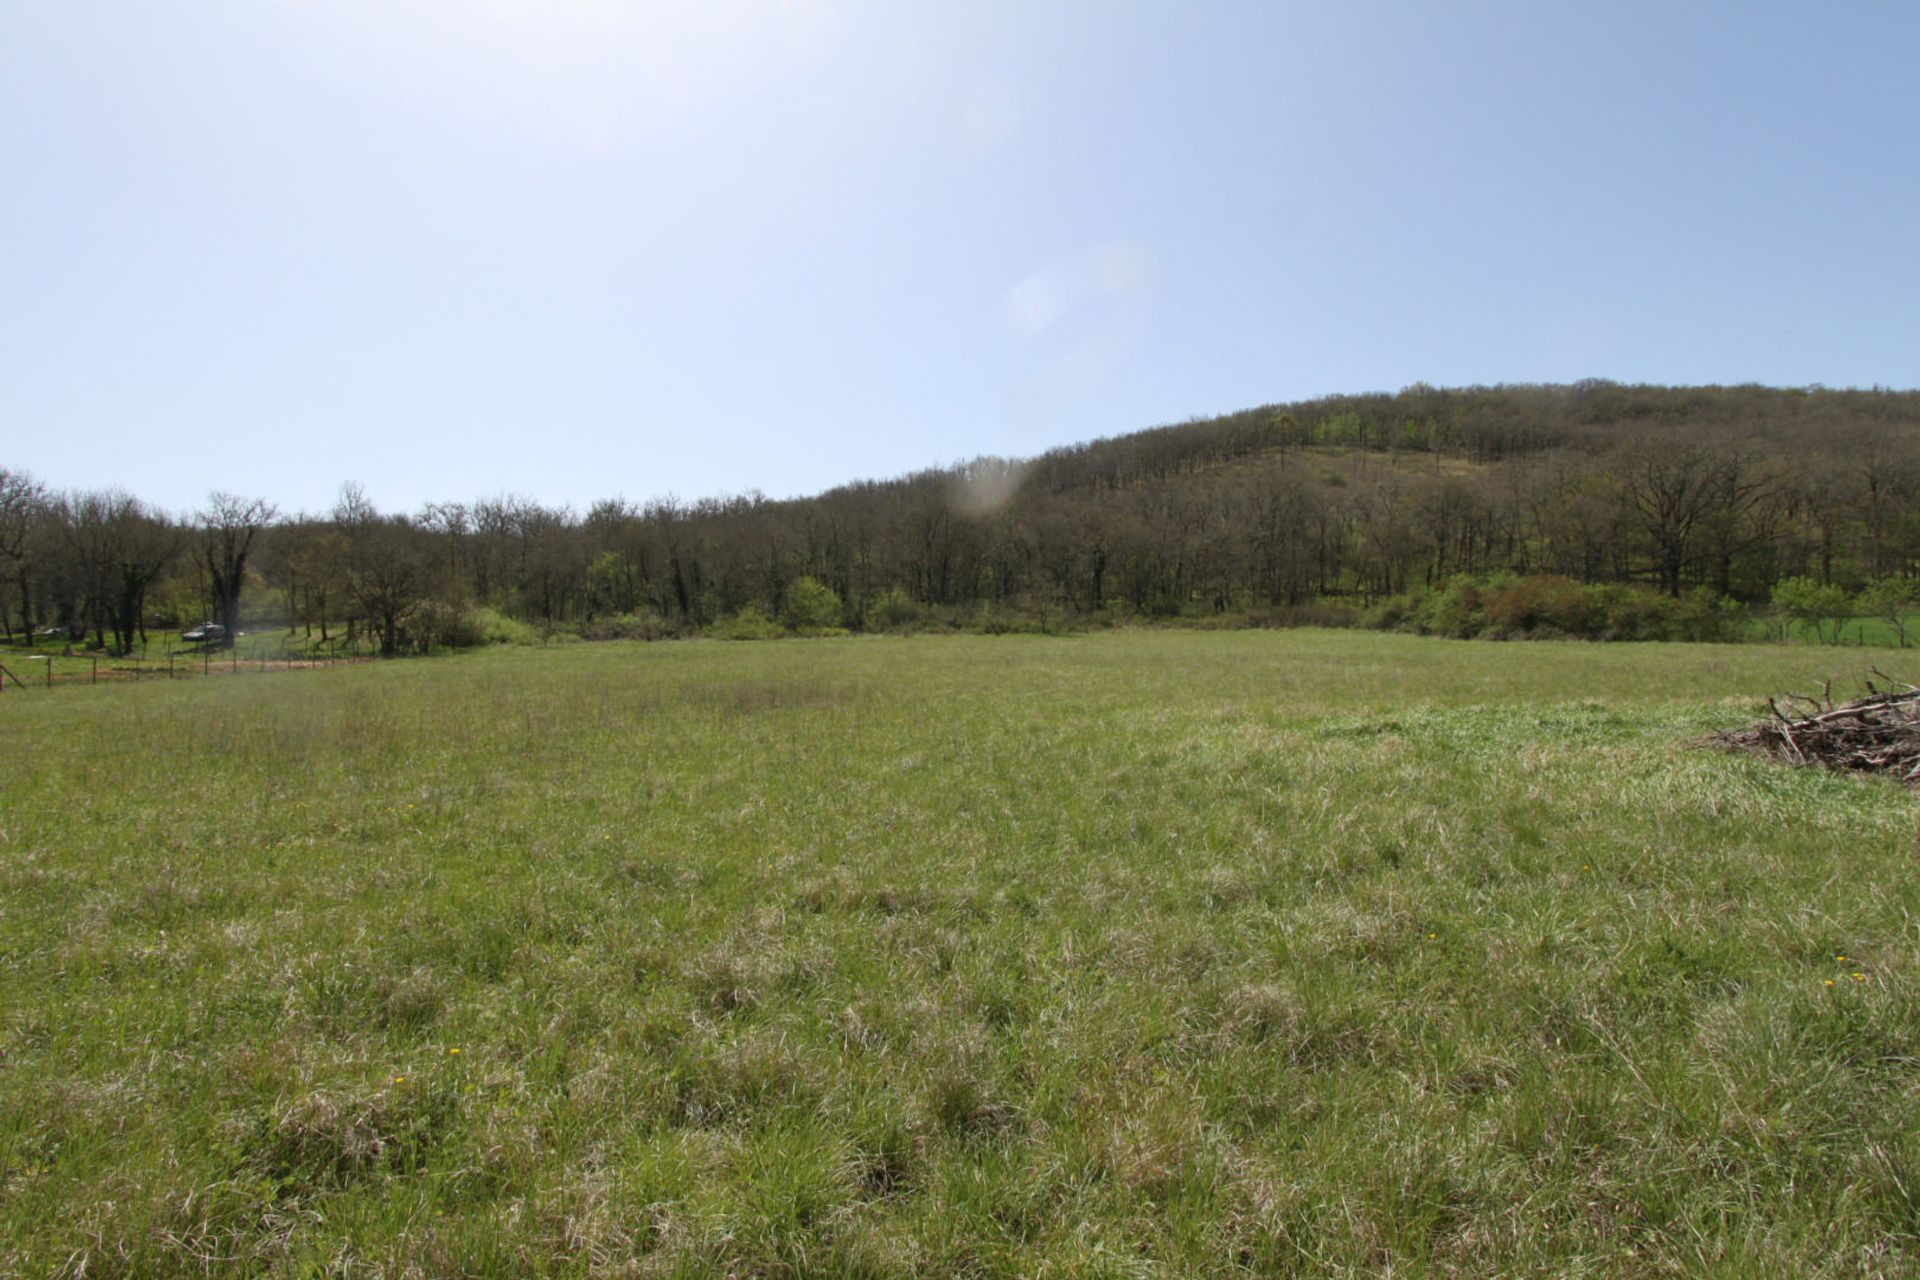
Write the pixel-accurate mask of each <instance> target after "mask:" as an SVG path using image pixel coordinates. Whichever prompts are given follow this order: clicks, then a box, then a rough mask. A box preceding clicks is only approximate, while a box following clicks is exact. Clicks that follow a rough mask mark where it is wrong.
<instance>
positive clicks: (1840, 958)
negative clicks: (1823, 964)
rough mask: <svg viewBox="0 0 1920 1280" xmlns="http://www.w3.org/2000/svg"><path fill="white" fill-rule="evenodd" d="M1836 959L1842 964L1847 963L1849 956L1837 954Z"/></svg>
mask: <svg viewBox="0 0 1920 1280" xmlns="http://www.w3.org/2000/svg"><path fill="white" fill-rule="evenodd" d="M1834 959H1835V960H1838V961H1839V962H1840V963H1841V964H1845V963H1846V962H1847V958H1846V957H1845V956H1835V957H1834Z"/></svg>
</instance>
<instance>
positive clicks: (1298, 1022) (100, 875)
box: [0, 631, 1920, 1280]
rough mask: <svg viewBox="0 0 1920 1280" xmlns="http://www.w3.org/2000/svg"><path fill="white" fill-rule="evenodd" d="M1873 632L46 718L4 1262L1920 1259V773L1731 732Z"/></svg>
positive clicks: (906, 1268)
mask: <svg viewBox="0 0 1920 1280" xmlns="http://www.w3.org/2000/svg"><path fill="white" fill-rule="evenodd" d="M1875 664H1878V665H1879V666H1881V667H1882V668H1883V669H1885V670H1888V671H1890V672H1892V673H1894V674H1896V675H1899V674H1907V675H1908V676H1909V677H1910V678H1911V676H1912V672H1911V665H1912V659H1911V655H1910V654H1909V655H1902V654H1900V653H1897V652H1886V651H1875V650H1862V649H1847V650H1820V649H1814V648H1809V647H1803V646H1792V647H1785V648H1783V647H1774V646H1760V645H1748V646H1725V647H1722V646H1706V645H1685V646H1635V645H1617V646H1601V645H1577V644H1524V645H1522V644H1514V645H1498V644H1476V643H1463V642H1456V641H1441V640H1421V639H1416V638H1411V637H1404V636H1389V635H1376V634H1360V633H1328V632H1307V631H1298V632H1237V633H1227V634H1194V633H1180V632H1158V633H1114V634H1103V635H1093V636H1081V637H1070V638H1019V637H1002V638H965V637H963V638H941V639H934V638H919V639H912V640H899V639H879V638H857V639H846V640H823V641H796V642H790V643H774V644H732V645H730V644H724V643H717V642H686V643H675V644H656V645H649V646H627V645H593V646H584V645H583V646H572V647H569V648H565V649H556V650H554V651H552V652H541V651H531V650H519V651H491V652H484V653H476V654H472V655H467V656H461V657H456V658H448V659H434V660H428V661H412V662H398V663H387V664H370V665H363V666H352V667H342V668H336V669H332V670H325V671H312V672H293V673H286V674H283V675H279V676H276V677H274V678H270V679H268V678H262V679H257V680H248V679H232V680H204V681H181V682H175V683H172V684H168V683H166V682H157V683H155V682H149V683H143V684H139V685H123V686H117V687H101V688H71V689H56V690H52V691H46V690H34V689H27V690H18V691H16V690H12V689H9V690H8V691H7V692H6V693H5V694H4V695H3V696H0V739H3V740H4V742H5V747H4V753H5V764H4V765H3V766H0V1276H6V1277H43V1276H50V1275H70V1276H80V1275H84V1276H88V1277H102V1276H130V1277H131V1276H138V1277H170V1276H202V1275H221V1276H225V1275H263V1276H339V1277H372V1276H387V1277H395V1278H396V1280H397V1278H399V1277H403V1276H423V1277H439V1276H503V1277H504V1276H523V1275H534V1276H540V1275H554V1276H653V1275H677V1276H689V1277H691V1276H712V1275H741V1276H745V1275H766V1276H776V1275H777V1276H876V1277H877V1276H902V1277H904V1276H914V1275H930V1276H1016V1275H1017V1276H1162V1275H1169V1276H1203V1275H1204V1276H1212V1275H1236V1274H1245V1275H1287V1274H1298V1275H1310V1276H1321V1275H1384V1274H1391V1275H1396V1276H1412V1275H1427V1274H1440V1275H1459V1276H1476V1277H1477V1276H1492V1275H1530V1276H1538V1275H1587V1276H1614V1275H1675V1276H1679V1275H1689V1276H1690V1275H1703V1274H1704V1275H1722V1276H1727V1277H1734V1276H1740V1277H1749V1276H1758V1275H1797V1276H1817V1275H1835V1276H1839V1275H1847V1276H1854V1275H1900V1274H1909V1273H1911V1272H1913V1271H1914V1270H1915V1269H1916V1266H1917V1265H1920V1003H1917V1002H1916V999H1915V997H1916V995H1920V951H1917V950H1916V943H1920V925H1917V924H1916V920H1915V916H1916V912H1917V911H1920V876H1916V870H1915V855H1916V847H1915V804H1914V799H1913V797H1912V796H1911V795H1909V794H1908V793H1906V792H1904V791H1902V790H1900V789H1899V788H1898V787H1896V786H1894V785H1891V784H1889V783H1884V782H1880V781H1875V780H1863V779H1856V778H1842V777H1836V776H1831V775H1827V774H1824V773H1819V772H1812V771H1800V770H1790V769H1786V768H1782V767H1778V766H1773V765H1768V764H1765V763H1762V762H1758V761H1754V760H1749V759H1744V758H1730V757H1725V756H1721V755H1717V754H1711V753H1705V752H1698V751H1689V750H1685V749H1683V746H1682V744H1683V743H1684V742H1685V741H1687V740H1688V739H1691V738H1693V737H1695V736H1697V735H1699V734H1701V733H1703V732H1706V731H1708V730H1710V729H1713V728H1718V727H1723V726H1726V725H1729V724H1733V723H1737V722H1740V721H1742V720H1744V719H1746V718H1749V717H1750V716H1752V715H1753V714H1754V712H1755V709H1756V707H1757V706H1763V705H1764V703H1763V699H1764V696H1765V695H1767V694H1769V693H1773V692H1778V691H1780V690H1782V689H1802V690H1804V689H1809V688H1815V687H1817V686H1818V684H1819V683H1820V681H1821V680H1822V679H1824V678H1827V677H1829V676H1831V677H1836V693H1840V692H1842V691H1843V690H1842V689H1841V688H1840V687H1839V686H1841V685H1843V684H1845V683H1847V682H1848V681H1850V680H1851V679H1853V678H1854V677H1857V676H1859V675H1862V674H1864V673H1865V672H1866V670H1867V669H1868V668H1869V667H1870V666H1872V665H1875ZM1903 664H1905V665H1904V666H1903ZM1842 957H1844V959H1843V958H1842Z"/></svg>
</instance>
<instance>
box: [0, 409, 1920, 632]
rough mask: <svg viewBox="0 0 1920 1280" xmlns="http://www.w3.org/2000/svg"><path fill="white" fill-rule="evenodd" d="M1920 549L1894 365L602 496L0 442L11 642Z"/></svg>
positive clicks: (1917, 493) (1828, 582)
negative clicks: (199, 463)
mask: <svg viewBox="0 0 1920 1280" xmlns="http://www.w3.org/2000/svg"><path fill="white" fill-rule="evenodd" d="M1916 573H1920V393H1915V392H1896V391H1887V390H1880V389H1875V390H1828V389H1824V388H1818V387H1814V388H1789V389H1781V388H1767V387H1757V386H1741V387H1652V386H1624V385H1620V384H1615V383H1610V382H1598V381H1590V382H1582V383H1578V384H1574V385H1570V386H1559V385H1552V386H1543V385H1525V386H1497V387H1467V388H1454V389H1442V388H1435V387H1429V386H1426V385H1424V384H1422V385H1416V386H1413V387H1409V388H1406V389H1404V390H1402V391H1400V392H1398V393H1396V394H1384V393H1383V394H1378V395H1362V396H1335V397H1327V398H1323V399H1318V400H1311V401H1301V402H1296V403H1291V404H1281V405H1267V406H1262V407H1260V408H1257V409H1250V410H1246V411H1244V412H1240V413H1234V414H1229V415H1225V416H1222V417H1217V418H1211V419H1206V420H1197V421H1192V422H1187V423H1182V424H1178V425H1173V426H1167V427H1160V428H1155V429H1153V430H1148V431H1140V432H1135V433H1132V434H1128V435H1123V436H1117V437H1113V438H1109V439H1102V440H1096V441H1092V442H1089V443H1086V444H1082V445H1078V446H1073V447H1070V448H1062V449H1056V450H1053V451H1051V452H1048V453H1045V454H1042V455H1041V456H1039V457H1037V458H1032V459H1027V460H1009V459H999V458H983V459H977V460H974V461H971V462H967V463H962V464H958V465H954V466H948V467H940V468H932V469H928V470H924V471H920V472H916V473H914V474H911V475H907V476H903V477H899V478H897V479H892V480H886V481H868V482H860V483H854V484H848V485H844V486H841V487H839V488H836V489H833V490H830V491H828V492H825V493H822V494H819V495H816V496H813V497H808V498H800V499H790V500H772V499H768V498H766V497H763V496H761V495H758V494H751V493H750V494H745V495H739V496H729V497H713V498H705V499H701V500H698V501H692V502H685V501H681V500H678V499H675V498H656V499H653V500H651V501H647V502H640V503H636V502H629V501H627V500H624V499H619V498H610V499H606V500H604V501H600V502H596V503H594V504H592V505H591V506H590V507H588V508H587V509H586V510H584V511H577V510H574V509H572V508H568V507H554V506H548V505H543V504H542V503H540V502H537V501H535V500H533V499H530V498H524V497H518V496H505V495H503V496H496V497H488V498H481V499H478V500H473V501H465V502H436V503H431V504H428V505H427V506H425V507H423V508H422V509H420V510H419V511H415V512H391V511H388V512H383V511H380V510H378V509H376V508H375V506H374V505H373V504H372V503H371V502H370V501H369V500H368V499H367V497H366V495H365V494H364V492H363V491H362V490H360V489H359V488H358V487H357V486H354V485H351V484H350V485H347V486H345V487H344V488H343V490H342V492H341V496H340V499H339V501H338V502H337V503H336V505H335V506H334V508H333V509H332V510H331V511H328V512H325V513H320V514H306V513H298V514H287V513H282V512H280V511H278V510H277V509H276V508H275V507H274V505H273V504H272V503H271V502H269V501H268V500H266V499H264V498H257V497H241V496H235V495H230V494H215V495H213V496H212V497H211V498H210V499H209V500H208V502H207V503H206V505H205V506H203V507H202V508H201V509H200V510H198V511H196V512H192V513H186V514H177V513H169V512H165V511H161V510H159V509H157V508H155V507H154V506H152V505H151V504H149V503H146V502H144V501H142V500H141V499H139V498H138V497H135V496H133V495H131V494H127V493H124V492H121V491H118V490H105V491H78V492H67V493H61V492H53V491H51V490H49V489H48V488H47V487H46V486H45V485H43V484H41V483H39V482H38V481H36V480H35V479H34V478H33V477H32V476H30V475H28V474H26V473H24V472H21V471H9V470H0V629H3V630H4V635H5V638H6V639H8V640H9V641H12V640H15V639H17V638H19V637H21V636H23V635H29V636H30V635H32V634H34V633H36V632H44V631H46V630H48V629H56V630H59V631H64V632H66V633H67V634H69V635H71V636H74V637H76V638H78V637H82V636H84V637H85V638H86V639H87V640H88V641H90V642H91V643H93V644H96V645H98V646H100V647H102V648H106V649H109V650H114V649H118V650H121V651H125V650H127V649H130V648H132V647H133V646H134V645H136V644H138V643H141V642H142V641H143V640H144V639H145V636H146V631H147V629H148V628H150V627H173V626H178V625H181V624H184V623H188V622H193V621H199V620H201V619H205V618H212V619H215V620H218V621H220V622H221V623H222V624H223V625H224V626H226V628H227V629H228V632H229V633H232V632H234V631H237V630H239V629H240V628H241V627H242V626H243V625H249V624H250V625H253V626H255V627H260V626H263V625H276V626H281V627H284V628H286V629H288V630H289V631H293V632H297V633H304V634H306V635H309V636H317V637H318V638H321V639H326V638H330V637H332V636H334V635H336V634H337V633H338V632H339V631H341V630H342V629H344V630H346V631H348V632H350V633H351V634H352V635H354V636H355V637H356V638H358V637H364V638H366V639H367V640H368V641H369V642H370V643H372V644H373V645H374V646H375V647H377V648H378V649H379V650H380V651H381V652H385V653H398V652H401V651H403V650H411V649H423V648H432V647H436V646H440V645H445V644H459V643H469V642H473V641H474V640H476V639H478V638H483V637H484V635H485V633H486V630H487V628H488V627H490V626H492V627H497V626H513V627H520V628H532V629H535V630H537V631H539V632H541V633H543V634H552V633H556V632H573V633H578V634H585V635H589V636H594V635H645V636H655V635H672V634H687V633H692V632H698V631H703V630H708V629H712V628H715V627H724V626H733V627H736V628H739V627H745V628H747V629H751V628H752V627H754V626H758V625H761V623H762V622H764V623H766V624H769V625H778V624H780V623H786V624H789V625H795V626H801V627H825V626H843V627H847V628H851V629H856V630H858V629H872V628H879V627H894V626H901V625H910V624H912V623H914V622H916V621H919V622H922V623H928V622H946V623H954V624H964V623H968V622H972V621H977V620H979V619H983V618H984V619H997V620H1003V621H1004V620H1014V621H1018V620H1021V619H1039V618H1045V619H1053V620H1064V621H1065V622H1066V623H1068V624H1069V625H1070V624H1072V623H1073V622H1074V621H1076V620H1081V621H1086V620H1098V619H1114V618H1130V617H1143V618H1190V619H1208V618H1220V617H1225V616H1231V615H1254V616H1264V617H1284V616H1288V614H1287V611H1289V610H1293V611H1301V610H1305V611H1307V613H1306V614H1303V615H1301V616H1310V615H1311V610H1312V609H1314V608H1316V607H1321V606H1325V605H1327V604H1329V603H1331V604H1336V605H1340V604H1345V605H1370V604H1374V603H1376V602H1379V601H1382V600H1387V599H1391V598H1395V597H1403V596H1406V595H1407V594H1408V593H1410V592H1417V591H1420V590H1422V589H1436V588H1440V587H1443V586H1444V585H1445V584H1448V583H1450V582H1455V581H1459V580H1462V579H1471V578H1474V577H1484V576H1486V575H1490V574H1505V575H1553V576H1555V577H1557V578H1562V579H1565V580H1567V581H1570V582H1573V583H1578V584H1608V585H1611V586H1614V587H1618V588H1621V589H1623V590H1633V591H1639V592H1644V593H1646V594H1648V595H1659V596H1662V597H1665V598H1668V599H1674V600H1677V599H1679V598H1681V597H1682V596H1683V595H1687V594H1693V593H1707V594H1710V595H1711V596H1712V597H1713V598H1715V599H1716V600H1722V601H1733V602H1749V603H1752V602H1766V601H1769V600H1771V599H1773V598H1774V596H1775V593H1776V591H1777V590H1778V589H1779V588H1780V586H1781V584H1783V583H1806V584H1812V585H1814V586H1819V587H1830V588H1836V589H1839V590H1841V591H1845V592H1857V591H1860V590H1864V589H1868V588H1874V589H1877V590H1890V589H1891V588H1876V587H1875V585H1874V584H1884V583H1893V584H1899V583H1904V582H1906V581H1908V580H1911V579H1913V578H1914V577H1915V575H1916ZM1794 589H1795V590H1802V588H1799V587H1797V586H1796V587H1795V588H1794Z"/></svg>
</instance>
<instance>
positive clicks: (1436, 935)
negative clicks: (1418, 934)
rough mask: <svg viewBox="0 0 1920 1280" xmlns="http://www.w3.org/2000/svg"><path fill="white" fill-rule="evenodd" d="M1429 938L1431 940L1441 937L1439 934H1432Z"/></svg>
mask: <svg viewBox="0 0 1920 1280" xmlns="http://www.w3.org/2000/svg"><path fill="white" fill-rule="evenodd" d="M1427 936H1428V937H1429V938H1437V937H1439V936H1440V935H1439V934H1437V933H1430V934H1428V935H1427Z"/></svg>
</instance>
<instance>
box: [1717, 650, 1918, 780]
mask: <svg viewBox="0 0 1920 1280" xmlns="http://www.w3.org/2000/svg"><path fill="white" fill-rule="evenodd" d="M1873 674H1874V675H1876V676H1879V677H1880V679H1881V680H1882V681H1884V682H1886V683H1887V684H1888V685H1896V686H1898V688H1897V689H1882V688H1879V687H1877V686H1875V684H1874V683H1873V681H1871V680H1869V681H1867V682H1866V683H1867V696H1866V697H1864V698H1861V699H1860V700H1859V701H1857V702H1849V703H1847V704H1846V705H1844V706H1835V705H1834V703H1833V685H1832V684H1831V683H1828V685H1827V686H1826V688H1825V689H1824V690H1823V691H1822V692H1821V695H1820V696H1819V697H1817V698H1816V697H1812V696H1809V695H1807V694H1788V695H1787V696H1786V697H1784V698H1769V699H1767V706H1768V707H1769V708H1770V709H1771V710H1772V712H1773V714H1772V715H1771V716H1770V717H1768V718H1767V719H1765V720H1759V721H1756V722H1754V723H1753V724H1750V725H1744V726H1742V727H1741V728H1738V729H1729V730H1727V731H1726V732H1725V733H1716V734H1712V735H1710V736H1708V737H1705V738H1702V739H1700V740H1699V741H1698V742H1696V743H1694V744H1693V745H1695V746H1700V747H1719V748H1721V749H1722V750H1726V751H1745V752H1749V753H1751V754H1753V755H1762V756H1769V757H1772V758H1773V759H1776V760H1785V761H1788V762H1790V763H1793V764H1818V765H1825V766H1826V767H1827V768H1829V769H1846V770H1852V771H1855V772H1859V773H1886V774H1892V775H1894V776H1895V777H1897V778H1899V779H1900V780H1901V781H1903V782H1905V783H1906V784H1907V785H1908V786H1910V787H1920V686H1916V685H1910V684H1906V683H1904V682H1902V681H1898V680H1893V679H1891V678H1890V677H1888V676H1887V675H1886V674H1885V673H1884V672H1881V671H1878V670H1876V671H1875V672H1874V673H1873ZM1783 703H1784V704H1785V705H1784V706H1782V704H1783Z"/></svg>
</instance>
